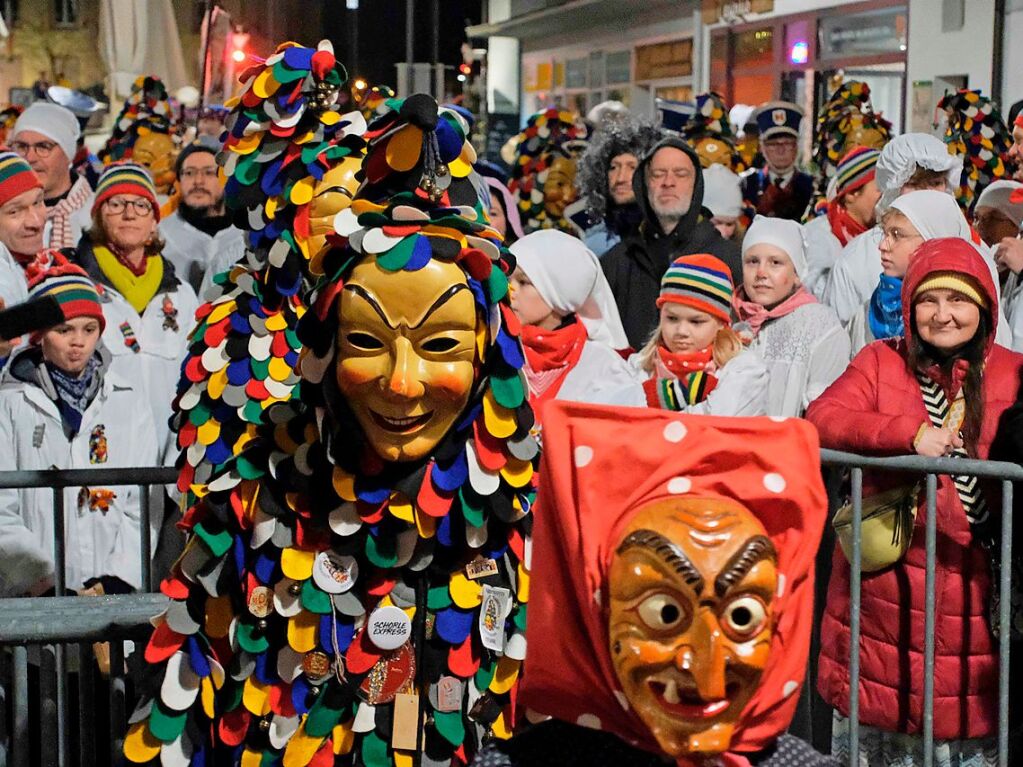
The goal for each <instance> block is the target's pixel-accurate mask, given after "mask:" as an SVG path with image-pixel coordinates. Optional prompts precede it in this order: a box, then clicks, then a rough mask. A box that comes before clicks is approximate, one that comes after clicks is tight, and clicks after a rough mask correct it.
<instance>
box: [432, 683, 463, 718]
mask: <svg viewBox="0 0 1023 767" xmlns="http://www.w3.org/2000/svg"><path fill="white" fill-rule="evenodd" d="M437 710H438V711H443V712H449V711H461V710H462V681H461V680H460V679H458V678H457V677H453V676H442V677H441V678H440V679H438V680H437Z"/></svg>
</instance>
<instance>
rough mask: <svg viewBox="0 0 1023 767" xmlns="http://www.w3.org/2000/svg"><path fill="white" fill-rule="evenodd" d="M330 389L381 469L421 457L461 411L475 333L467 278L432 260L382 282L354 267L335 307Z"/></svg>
mask: <svg viewBox="0 0 1023 767" xmlns="http://www.w3.org/2000/svg"><path fill="white" fill-rule="evenodd" d="M338 311H339V319H340V324H339V328H338V341H337V343H338V363H337V371H336V374H337V382H338V387H339V388H340V390H341V392H342V393H343V394H344V395H345V398H346V399H347V401H348V404H349V406H350V407H351V409H352V412H353V413H354V414H355V418H356V420H358V422H359V425H360V426H361V427H362V429H363V431H364V433H365V434H366V438H367V440H368V441H369V443H370V445H371V446H372V447H373V449H374V450H375V451H376V452H377V453H378V454H379V455H380V456H381V457H382V458H383V459H384V460H387V461H415V460H419V459H422V458H425V457H427V456H428V455H429V454H430V452H431V451H432V450H433V449H434V448H435V447H436V446H437V443H438V442H440V440H441V439H443V437H444V435H445V434H447V432H448V430H449V429H450V428H451V427H452V426H453V425H454V423H455V420H456V419H457V418H458V416H459V415H460V414H461V413H462V411H463V410H464V409H465V406H466V404H467V403H468V401H469V395H470V394H471V392H472V387H473V384H474V383H475V379H476V369H477V361H478V359H479V352H478V348H479V347H478V344H479V341H480V339H479V335H480V334H481V333H482V330H480V326H479V322H478V320H477V313H476V304H475V299H474V298H473V294H472V292H471V291H470V289H469V285H468V283H467V281H466V278H465V274H464V273H463V272H462V270H461V269H460V268H459V267H458V266H457V265H455V264H453V263H450V262H446V261H440V260H437V259H432V260H431V261H430V262H429V263H428V264H427V265H426V266H425V267H423V268H422V269H418V270H416V271H404V270H400V271H396V272H390V271H387V270H385V269H383V268H381V267H380V266H378V265H377V263H376V260H375V259H372V258H370V259H367V260H365V261H363V262H362V263H360V264H358V265H357V266H356V267H355V268H354V269H353V270H352V273H351V276H350V277H349V278H348V280H347V281H346V282H345V287H344V290H343V291H342V294H341V300H340V302H339V309H338Z"/></svg>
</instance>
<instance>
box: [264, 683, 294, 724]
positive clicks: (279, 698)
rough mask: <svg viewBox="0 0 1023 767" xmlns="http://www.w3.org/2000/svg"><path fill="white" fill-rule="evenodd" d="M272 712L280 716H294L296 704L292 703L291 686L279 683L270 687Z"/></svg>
mask: <svg viewBox="0 0 1023 767" xmlns="http://www.w3.org/2000/svg"><path fill="white" fill-rule="evenodd" d="M270 710H271V711H273V712H274V713H275V714H279V715H280V716H294V715H295V704H294V703H292V702H291V685H290V684H285V683H284V682H278V683H277V684H275V685H272V686H271V687H270Z"/></svg>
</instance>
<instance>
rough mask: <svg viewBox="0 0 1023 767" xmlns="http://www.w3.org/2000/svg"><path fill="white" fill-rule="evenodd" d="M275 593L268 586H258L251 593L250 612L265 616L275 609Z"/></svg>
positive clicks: (258, 616) (259, 616)
mask: <svg viewBox="0 0 1023 767" xmlns="http://www.w3.org/2000/svg"><path fill="white" fill-rule="evenodd" d="M273 600H274V593H273V590H272V589H270V588H268V587H266V586H256V588H254V589H253V590H252V592H251V593H250V594H249V605H248V607H249V612H250V613H252V614H253V615H254V616H256V617H257V618H265V617H267V616H268V615H269V614H270V613H272V612H273V611H274V601H273Z"/></svg>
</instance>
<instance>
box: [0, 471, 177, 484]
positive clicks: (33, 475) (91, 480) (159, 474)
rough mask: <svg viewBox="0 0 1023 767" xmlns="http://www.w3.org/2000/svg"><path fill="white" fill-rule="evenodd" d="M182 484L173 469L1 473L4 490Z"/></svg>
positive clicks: (0, 479) (0, 478) (0, 481)
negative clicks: (178, 482)
mask: <svg viewBox="0 0 1023 767" xmlns="http://www.w3.org/2000/svg"><path fill="white" fill-rule="evenodd" d="M177 481H178V470H177V469H175V468H174V467H173V466H140V467H135V468H119V469H31V470H24V471H0V489H24V488H39V487H54V488H56V487H60V488H65V487H78V486H79V485H113V486H115V487H118V486H121V487H123V486H127V485H166V484H173V483H175V482H177Z"/></svg>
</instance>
